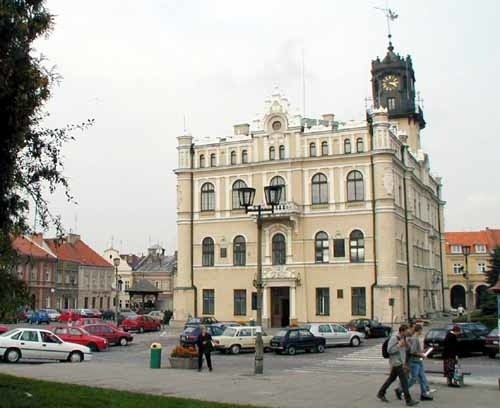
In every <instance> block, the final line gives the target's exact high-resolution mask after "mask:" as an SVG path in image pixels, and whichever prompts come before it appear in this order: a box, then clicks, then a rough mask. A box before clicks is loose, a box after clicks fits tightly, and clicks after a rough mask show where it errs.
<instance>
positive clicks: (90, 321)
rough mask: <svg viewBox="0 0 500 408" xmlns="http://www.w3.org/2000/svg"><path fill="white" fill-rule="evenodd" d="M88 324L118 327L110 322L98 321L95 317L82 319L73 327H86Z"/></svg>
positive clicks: (77, 320) (73, 323)
mask: <svg viewBox="0 0 500 408" xmlns="http://www.w3.org/2000/svg"><path fill="white" fill-rule="evenodd" d="M86 324H107V325H111V326H114V327H116V326H115V325H113V324H110V323H109V322H103V321H102V320H101V319H96V318H95V317H80V318H78V319H76V320H75V321H73V322H72V325H73V326H85V325H86Z"/></svg>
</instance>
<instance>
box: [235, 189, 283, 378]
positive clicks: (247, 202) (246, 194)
mask: <svg viewBox="0 0 500 408" xmlns="http://www.w3.org/2000/svg"><path fill="white" fill-rule="evenodd" d="M264 196H265V199H266V204H267V205H268V206H271V208H268V207H263V206H262V205H261V204H258V205H255V206H254V205H253V201H254V199H255V188H252V187H242V188H240V189H238V200H239V202H240V206H241V207H244V208H245V213H246V214H248V213H255V214H257V278H256V279H255V282H254V286H255V288H256V289H257V330H256V339H255V367H254V373H255V374H262V373H263V372H264V343H263V342H262V288H263V287H264V284H263V282H262V224H263V223H264V213H266V212H270V213H274V207H275V206H276V205H278V204H279V202H280V199H281V186H267V187H264Z"/></svg>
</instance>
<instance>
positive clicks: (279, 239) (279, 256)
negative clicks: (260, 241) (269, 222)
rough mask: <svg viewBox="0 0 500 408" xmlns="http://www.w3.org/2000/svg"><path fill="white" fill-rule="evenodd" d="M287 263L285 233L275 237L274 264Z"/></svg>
mask: <svg viewBox="0 0 500 408" xmlns="http://www.w3.org/2000/svg"><path fill="white" fill-rule="evenodd" d="M285 264H286V241H285V236H284V235H283V234H276V235H275V236H274V237H273V265H285Z"/></svg>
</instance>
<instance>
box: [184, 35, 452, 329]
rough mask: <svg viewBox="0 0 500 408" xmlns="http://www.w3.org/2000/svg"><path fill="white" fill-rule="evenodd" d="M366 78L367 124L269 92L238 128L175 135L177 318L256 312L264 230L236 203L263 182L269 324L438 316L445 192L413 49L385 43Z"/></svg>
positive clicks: (243, 315)
mask: <svg viewBox="0 0 500 408" xmlns="http://www.w3.org/2000/svg"><path fill="white" fill-rule="evenodd" d="M372 82H373V95H374V96H375V97H374V107H373V108H372V109H370V110H369V111H368V112H367V118H366V120H361V121H359V122H347V123H343V122H341V121H338V120H336V118H335V117H334V115H332V114H326V115H323V116H322V118H321V119H319V120H312V119H307V118H303V117H301V116H300V115H296V114H292V113H291V111H290V107H289V102H288V100H287V99H286V98H285V97H284V96H283V95H281V93H279V92H274V93H273V95H272V96H271V97H270V98H269V99H268V100H267V101H266V103H265V109H264V113H263V114H262V115H261V116H260V117H259V118H257V119H256V120H254V121H253V122H252V123H251V124H241V125H236V126H234V134H233V135H232V136H229V137H221V138H219V139H217V140H215V141H213V142H196V141H195V139H194V138H193V137H192V136H191V135H189V134H184V135H182V136H179V137H178V147H177V148H178V168H177V169H176V170H175V173H176V175H177V199H178V201H177V226H178V227H177V228H178V270H177V274H176V276H175V289H174V318H175V319H176V320H177V321H184V320H185V319H186V318H187V317H188V316H189V315H192V316H194V315H199V316H202V315H203V316H205V315H210V316H215V317H216V318H217V319H219V320H238V321H241V320H251V319H254V318H255V315H256V312H255V310H254V309H255V307H256V291H255V288H254V284H253V282H254V279H255V277H256V270H257V265H256V252H257V250H256V241H257V237H256V234H257V226H256V222H255V218H254V217H252V216H251V215H247V214H246V213H245V211H244V210H243V209H242V208H240V207H239V202H238V199H237V189H238V188H240V187H242V186H251V187H253V188H255V189H256V191H257V192H256V198H255V203H256V204H259V203H263V202H264V198H263V189H264V187H265V186H267V185H282V186H283V190H284V194H283V197H282V202H281V203H280V205H279V206H278V207H277V208H276V211H275V213H274V214H272V215H270V214H269V215H267V218H266V220H265V223H264V226H263V243H262V253H263V275H264V285H265V286H264V294H263V320H264V325H265V326H274V327H275V326H285V325H287V324H289V323H301V322H311V321H340V322H345V321H348V320H350V319H351V318H355V317H372V318H377V319H379V320H381V321H384V322H389V321H391V318H393V319H394V320H395V321H400V320H404V319H406V318H407V316H408V313H410V315H411V316H413V315H420V314H422V313H426V312H433V311H436V310H442V294H443V291H444V288H445V285H446V283H445V282H444V281H443V279H442V262H441V252H442V251H441V242H442V240H441V239H440V237H441V234H440V230H441V229H440V225H439V224H440V223H441V225H442V223H443V217H442V208H443V202H442V201H441V199H440V197H439V196H440V188H441V186H440V179H439V178H435V177H433V176H432V175H431V174H430V168H429V159H428V156H427V154H425V152H424V151H423V150H422V147H421V144H420V131H421V129H423V128H424V127H425V121H424V118H423V113H422V110H421V109H420V107H419V106H418V105H417V104H416V102H415V88H414V82H415V77H414V73H413V68H412V61H411V59H410V57H407V58H406V59H404V58H402V57H400V56H399V55H398V54H396V53H394V50H393V47H392V44H389V48H388V51H387V55H386V56H385V58H384V59H383V60H380V59H378V58H377V59H376V60H375V61H373V62H372ZM405 208H406V210H407V211H405ZM405 214H406V217H405ZM390 299H393V300H394V301H393V302H392V301H391V303H393V305H392V306H390V305H389V300H390Z"/></svg>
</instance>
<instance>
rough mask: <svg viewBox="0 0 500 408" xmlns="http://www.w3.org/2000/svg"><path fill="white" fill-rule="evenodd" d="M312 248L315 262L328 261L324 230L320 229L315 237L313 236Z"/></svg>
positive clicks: (326, 239) (326, 235) (326, 238)
mask: <svg viewBox="0 0 500 408" xmlns="http://www.w3.org/2000/svg"><path fill="white" fill-rule="evenodd" d="M314 250H315V257H314V259H315V262H316V263H327V262H328V255H329V250H328V234H327V233H326V232H323V231H320V232H318V233H317V234H316V237H315V238H314Z"/></svg>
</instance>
